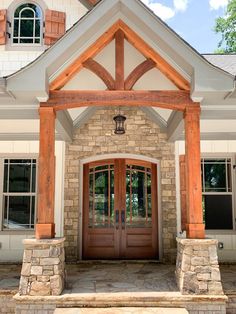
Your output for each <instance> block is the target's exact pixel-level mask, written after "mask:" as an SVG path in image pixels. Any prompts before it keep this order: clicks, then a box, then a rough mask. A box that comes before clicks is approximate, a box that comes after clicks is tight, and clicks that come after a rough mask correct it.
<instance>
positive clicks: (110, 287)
mask: <svg viewBox="0 0 236 314" xmlns="http://www.w3.org/2000/svg"><path fill="white" fill-rule="evenodd" d="M220 268H221V274H222V281H223V288H224V292H225V294H227V295H228V297H229V303H228V304H229V306H230V311H227V313H236V303H235V301H236V300H235V297H236V275H235V274H236V265H221V267H220ZM66 269H67V286H66V289H65V290H64V292H63V295H62V296H60V297H57V298H55V300H56V301H55V302H59V303H60V302H62V300H61V301H60V299H61V298H63V297H66V298H68V297H70V296H72V295H73V296H76V295H80V302H83V299H84V300H87V299H88V297H89V296H91V297H92V296H94V295H97V296H98V298H102V297H105V296H106V300H108V298H107V296H108V295H109V294H111V293H115V294H114V295H116V296H117V300H122V298H123V299H125V298H126V296H127V295H129V294H130V295H133V296H134V293H136V296H140V297H141V296H144V295H146V296H149V297H150V305H147V306H152V305H151V304H152V302H154V301H153V300H156V299H157V295H155V296H154V294H155V293H159V295H158V296H160V300H162V301H161V302H164V301H163V300H165V296H166V298H172V299H173V298H174V297H176V296H179V291H178V288H177V286H176V283H175V274H174V272H175V266H174V265H163V264H160V263H156V262H93V261H92V262H81V263H79V264H76V265H75V264H73V265H67V267H66ZM20 270H21V265H9V264H6V265H0V313H14V312H13V308H14V301H13V300H12V295H13V294H14V293H17V292H18V285H19V278H20ZM125 293H126V294H125ZM152 294H153V300H152V299H151V295H152ZM122 295H123V297H122ZM48 298H53V297H48ZM120 298H121V299H120ZM193 298H195V297H193ZM97 300H98V299H97ZM139 300H140V299H139ZM186 300H187V298H186ZM99 302H100V301H99ZM117 302H118V303H119V302H120V301H117ZM2 304H3V305H4V306H8V307H9V308H8V309H7V310H5V312H4V310H3V308H2V309H1V305H2ZM6 304H7V305H6ZM176 307H178V305H177V306H176Z"/></svg>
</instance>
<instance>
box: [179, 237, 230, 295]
mask: <svg viewBox="0 0 236 314" xmlns="http://www.w3.org/2000/svg"><path fill="white" fill-rule="evenodd" d="M217 244H218V241H217V240H213V239H181V238H177V250H178V252H177V260H176V280H177V285H178V287H179V289H180V292H181V293H182V294H207V295H223V294H224V293H223V289H222V284H221V276H220V270H219V263H218V256H217Z"/></svg>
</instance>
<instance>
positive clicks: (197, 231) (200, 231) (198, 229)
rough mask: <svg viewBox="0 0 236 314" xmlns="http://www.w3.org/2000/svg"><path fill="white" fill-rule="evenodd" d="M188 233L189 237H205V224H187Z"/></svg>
mask: <svg viewBox="0 0 236 314" xmlns="http://www.w3.org/2000/svg"><path fill="white" fill-rule="evenodd" d="M186 233H187V238H188V239H205V225H204V224H186Z"/></svg>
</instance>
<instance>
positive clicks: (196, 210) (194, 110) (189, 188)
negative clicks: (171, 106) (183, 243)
mask: <svg viewBox="0 0 236 314" xmlns="http://www.w3.org/2000/svg"><path fill="white" fill-rule="evenodd" d="M184 120H185V155H186V159H185V160H186V195H187V224H186V231H187V238H190V239H203V238H205V225H204V224H203V211H202V184H201V154H200V104H196V105H195V106H191V105H190V106H186V110H185V112H184Z"/></svg>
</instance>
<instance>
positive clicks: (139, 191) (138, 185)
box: [126, 165, 152, 228]
mask: <svg viewBox="0 0 236 314" xmlns="http://www.w3.org/2000/svg"><path fill="white" fill-rule="evenodd" d="M151 220H152V203H151V173H150V169H149V168H145V167H141V166H132V165H128V166H127V170H126V226H127V227H131V228H137V227H139V228H142V227H145V228H147V227H151Z"/></svg>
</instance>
